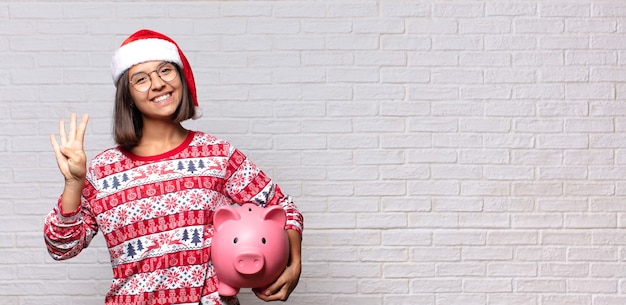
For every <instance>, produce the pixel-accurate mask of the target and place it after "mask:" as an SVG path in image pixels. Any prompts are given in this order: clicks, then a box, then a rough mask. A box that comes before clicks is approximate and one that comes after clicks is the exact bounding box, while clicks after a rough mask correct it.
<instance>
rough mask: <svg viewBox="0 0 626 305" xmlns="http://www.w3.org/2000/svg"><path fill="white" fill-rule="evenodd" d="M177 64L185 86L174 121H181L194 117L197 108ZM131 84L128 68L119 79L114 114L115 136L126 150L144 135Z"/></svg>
mask: <svg viewBox="0 0 626 305" xmlns="http://www.w3.org/2000/svg"><path fill="white" fill-rule="evenodd" d="M174 65H175V66H176V71H177V72H178V78H179V79H180V80H181V83H182V84H181V85H182V88H183V95H182V101H181V103H180V106H178V109H176V112H175V113H174V114H173V115H172V121H173V122H176V123H180V122H182V121H185V120H188V119H190V118H192V117H193V116H194V115H195V114H196V110H195V107H194V104H193V99H192V98H191V92H190V91H189V87H188V86H187V81H186V80H185V78H184V77H182V75H183V74H182V70H181V68H180V67H179V66H178V65H176V64H174ZM130 90H131V88H130V84H129V83H128V70H126V71H124V73H122V75H121V76H120V78H119V79H118V80H117V91H116V93H115V109H114V114H113V119H114V120H113V136H114V138H115V143H117V144H118V145H120V146H121V147H123V148H124V149H126V150H130V149H132V148H133V147H135V146H137V144H139V139H141V136H142V135H143V117H142V114H141V112H140V111H139V109H137V107H135V102H134V101H133V98H132V96H131V95H130Z"/></svg>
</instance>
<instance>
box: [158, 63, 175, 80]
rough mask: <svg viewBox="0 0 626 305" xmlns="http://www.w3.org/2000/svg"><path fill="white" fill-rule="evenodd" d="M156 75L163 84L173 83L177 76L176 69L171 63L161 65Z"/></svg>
mask: <svg viewBox="0 0 626 305" xmlns="http://www.w3.org/2000/svg"><path fill="white" fill-rule="evenodd" d="M157 73H158V74H159V77H160V78H161V79H162V80H163V81H165V82H171V81H173V80H174V78H176V75H177V74H178V73H177V72H176V67H174V65H173V64H171V63H165V64H163V65H161V66H160V67H159V69H158V70H157Z"/></svg>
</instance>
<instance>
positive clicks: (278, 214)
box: [261, 205, 287, 228]
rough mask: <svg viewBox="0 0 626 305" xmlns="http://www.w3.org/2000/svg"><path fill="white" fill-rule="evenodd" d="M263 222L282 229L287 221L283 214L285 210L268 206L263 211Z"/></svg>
mask: <svg viewBox="0 0 626 305" xmlns="http://www.w3.org/2000/svg"><path fill="white" fill-rule="evenodd" d="M264 210H265V211H264V213H263V216H261V218H263V220H265V221H270V222H273V223H276V225H277V226H279V227H281V228H284V227H285V222H286V221H287V215H286V214H285V210H283V208H281V207H280V206H276V205H273V206H269V207H266V208H265V209H264Z"/></svg>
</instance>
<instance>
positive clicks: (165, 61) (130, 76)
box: [129, 60, 169, 78]
mask: <svg viewBox="0 0 626 305" xmlns="http://www.w3.org/2000/svg"><path fill="white" fill-rule="evenodd" d="M167 63H169V61H167V60H164V61H162V62H160V63H159V64H158V65H157V66H156V67H157V70H158V68H159V67H160V66H162V65H164V64H167ZM153 71H156V70H153ZM151 72H152V71H151ZM140 73H146V74H148V72H146V71H143V70H142V71H137V72H136V73H133V74H132V75H129V78H132V77H133V76H135V75H137V74H140Z"/></svg>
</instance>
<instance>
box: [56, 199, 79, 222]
mask: <svg viewBox="0 0 626 305" xmlns="http://www.w3.org/2000/svg"><path fill="white" fill-rule="evenodd" d="M56 210H57V215H58V218H59V221H60V222H61V223H74V222H76V221H78V220H79V219H80V216H79V212H80V207H79V208H77V209H76V210H75V211H71V212H69V213H67V212H65V211H63V207H62V206H61V197H59V200H58V202H57V208H56Z"/></svg>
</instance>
